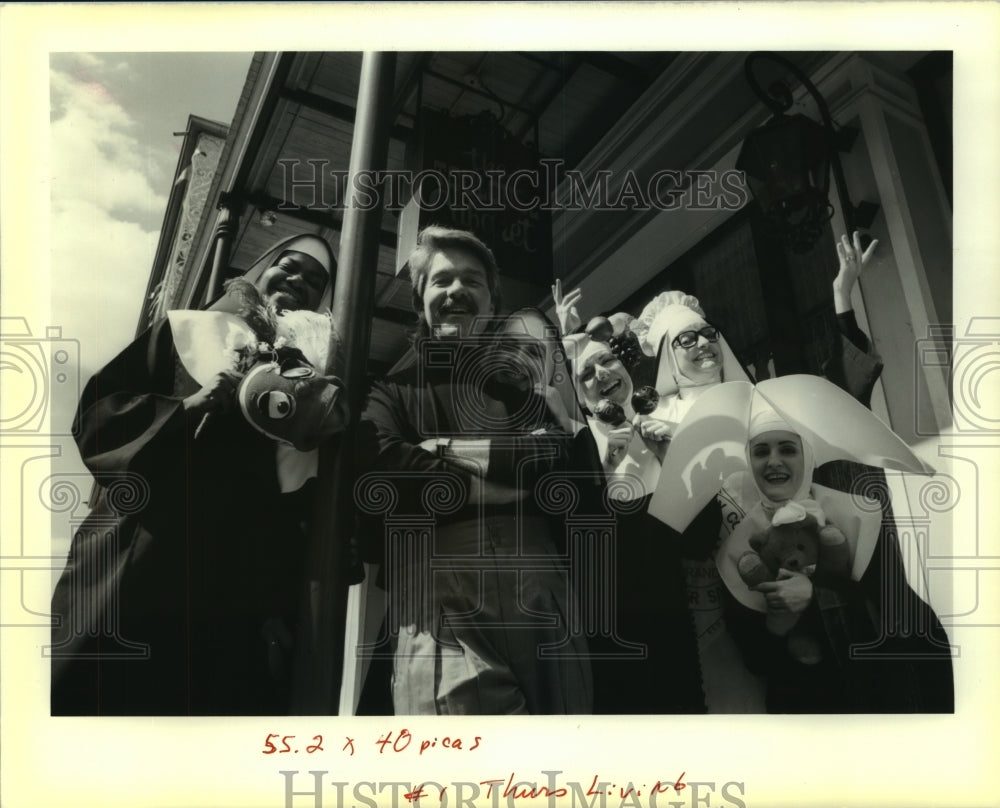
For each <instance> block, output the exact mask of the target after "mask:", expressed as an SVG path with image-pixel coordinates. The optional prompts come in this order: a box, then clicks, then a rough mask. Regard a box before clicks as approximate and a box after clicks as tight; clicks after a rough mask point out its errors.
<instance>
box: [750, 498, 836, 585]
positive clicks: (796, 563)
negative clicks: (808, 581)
mask: <svg viewBox="0 0 1000 808" xmlns="http://www.w3.org/2000/svg"><path fill="white" fill-rule="evenodd" d="M750 546H751V547H752V548H753V550H747V551H746V552H745V553H744V554H743V555H742V556H740V559H739V562H738V563H737V569H738V570H739V573H740V577H741V578H742V579H743V582H744V583H745V584H746V585H747V586H749V587H751V588H752V587H755V586H757V585H758V584H762V583H763V582H764V581H773V580H775V579H776V578H777V577H778V571H779V570H782V569H785V570H788V571H789V572H802V573H805V574H806V575H809V576H812V574H813V573H814V572H816V571H817V570H821V571H822V573H823V575H834V576H837V575H840V576H845V575H847V573H848V572H849V571H850V567H851V556H850V549H849V547H848V544H847V538H846V537H845V536H844V534H843V533H842V532H841V531H840V529H839V528H838V527H836V526H835V525H831V524H826V525H823V526H822V527H820V525H819V522H818V521H817V519H816V517H815V516H813V515H812V514H806V516H805V518H804V519H802V520H800V521H797V522H789V523H785V524H778V525H771V526H770V527H768V528H767V529H766V530H762V531H760V532H759V533H756V534H755V535H753V536H751V537H750Z"/></svg>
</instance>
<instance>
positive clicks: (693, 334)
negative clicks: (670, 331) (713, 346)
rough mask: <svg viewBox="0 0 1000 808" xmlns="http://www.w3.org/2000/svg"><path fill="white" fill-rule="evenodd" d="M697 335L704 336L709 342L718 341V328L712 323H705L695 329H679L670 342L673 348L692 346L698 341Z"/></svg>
mask: <svg viewBox="0 0 1000 808" xmlns="http://www.w3.org/2000/svg"><path fill="white" fill-rule="evenodd" d="M698 337H704V338H705V339H707V340H708V341H709V342H718V341H719V329H718V328H716V327H715V326H714V325H706V326H705V327H704V328H701V329H698V330H697V331H694V330H692V331H681V333H680V334H678V335H677V336H676V337H674V339H673V341H672V342H671V343H670V344H671V346H673V347H674V348H677V347H681V348H692V347H694V346H695V345H696V344H697V343H698Z"/></svg>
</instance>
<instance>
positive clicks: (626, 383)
mask: <svg viewBox="0 0 1000 808" xmlns="http://www.w3.org/2000/svg"><path fill="white" fill-rule="evenodd" d="M575 372H576V382H577V387H578V388H579V390H580V392H581V393H582V394H583V398H584V400H585V401H586V403H587V406H588V407H589V408H590V409H593V408H594V407H595V406H597V403H598V402H599V401H601V399H608V400H609V401H613V402H614V403H615V404H619V405H623V404H624V403H625V402H626V401H628V400H629V399H631V397H632V379H631V377H630V376H629V375H628V371H627V370H625V366H624V365H623V364H622V363H621V362H620V361H619V360H618V358H617V357H616V356H615V355H614V354H613V353H612V352H611V349H610V348H608V349H601V350H597V351H595V352H593V353H591V354H590V355H589V356H587V357H586V358H585V359H584V360H583V362H582V363H581V365H580V367H579V368H578V369H576V371H575Z"/></svg>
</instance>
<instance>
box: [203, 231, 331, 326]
mask: <svg viewBox="0 0 1000 808" xmlns="http://www.w3.org/2000/svg"><path fill="white" fill-rule="evenodd" d="M286 252H300V253H305V254H306V255H308V256H309V257H310V258H314V259H316V260H317V261H318V262H319V263H320V266H322V267H323V269H325V270H326V271H327V274H328V275H329V278H330V279H329V281H328V282H327V285H326V290H325V291H324V292H323V297H322V299H321V301H320V305H319V309H318V311H324V310H329V309H330V308H331V307H332V303H333V282H334V279H335V278H336V276H337V258H336V256H335V255H334V254H333V250H332V249H331V247H330V245H329V244H328V243H327V241H326V239H324V238H321V237H320V236H317V235H315V234H313V233H302V234H300V235H297V236H289V237H288V238H286V239H282V240H281V241H279V242H277V243H276V244H274V245H273V246H271V248H270V249H269V250H268V251H267V252H266V253H264V254H263V255H262V256H261V257H260V258H258V259H257V260H256V261H254V262H253V264H251V265H250V268H249V269H248V270H247V271H246V272H245V273H243V276H242V277H243V280H245V281H247V282H249V283H253V284H256V283H257V281H258V280H259V279H260V276H261V275H263V274H264V271H265V270H267V269H270V268H271V267H273V266H274V265H275V264H276V263H278V260H279V259H280V258H281V256H282V255H283V254H284V253H286ZM210 308H212V309H215V310H219V309H222V310H228V308H229V305H228V304H227V302H226V296H225V295H223V296H222V297H221V298H219V300H217V301H216V302H215V303H214V304H212V306H211V307H210Z"/></svg>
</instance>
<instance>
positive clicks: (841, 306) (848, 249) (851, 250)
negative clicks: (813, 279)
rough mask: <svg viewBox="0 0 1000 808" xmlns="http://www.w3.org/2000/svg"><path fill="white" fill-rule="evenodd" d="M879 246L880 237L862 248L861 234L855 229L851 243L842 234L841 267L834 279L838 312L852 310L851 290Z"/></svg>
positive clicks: (838, 252) (834, 295)
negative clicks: (865, 248)
mask: <svg viewBox="0 0 1000 808" xmlns="http://www.w3.org/2000/svg"><path fill="white" fill-rule="evenodd" d="M877 246H878V239H872V243H871V244H869V245H868V249H867V250H862V249H861V234H860V233H859V232H858V231H857V230H855V231H854V241H853V243H851V242H850V241H848V239H847V235H846V234H845V235H842V236H841V237H840V241H838V242H837V257H838V258H839V259H840V269H839V270H838V272H837V277H836V278H834V279H833V305H834V308H835V309H836V311H837V314H843V313H844V312H845V311H850V310H851V292H852V291H853V290H854V285H855V284H856V283H857V282H858V277H859V276H860V275H861V271H862V270H863V269H864V268H865V267H866V266H867V265H868V263H869V262H870V261H871V257H872V255H874V254H875V248H876V247H877Z"/></svg>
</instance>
